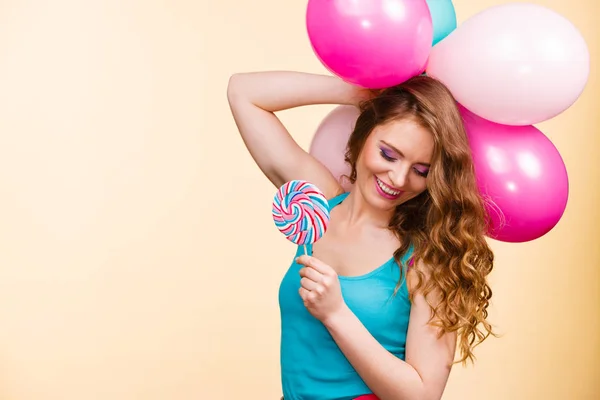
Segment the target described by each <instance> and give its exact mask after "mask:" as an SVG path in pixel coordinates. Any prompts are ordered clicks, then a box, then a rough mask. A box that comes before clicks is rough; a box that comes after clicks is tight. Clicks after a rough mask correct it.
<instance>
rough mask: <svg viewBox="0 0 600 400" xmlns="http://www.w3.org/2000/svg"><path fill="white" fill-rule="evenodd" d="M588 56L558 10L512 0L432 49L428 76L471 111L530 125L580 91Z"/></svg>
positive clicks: (466, 24) (562, 107)
mask: <svg viewBox="0 0 600 400" xmlns="http://www.w3.org/2000/svg"><path fill="white" fill-rule="evenodd" d="M589 64H590V56H589V51H588V48H587V45H586V43H585V40H584V39H583V37H582V36H581V34H580V33H579V32H578V30H577V29H576V28H575V27H574V26H573V25H572V24H571V23H570V22H569V21H568V20H567V19H565V18H564V17H562V16H561V15H559V14H557V13H556V12H554V11H552V10H550V9H548V8H545V7H542V6H539V5H534V4H527V3H509V4H504V5H500V6H495V7H491V8H489V9H487V10H484V11H483V12H480V13H479V14H477V15H475V16H473V17H471V18H470V19H468V20H467V21H465V22H464V23H463V24H461V25H460V26H459V27H458V28H457V29H455V30H454V31H453V32H452V33H450V35H448V36H447V37H446V38H445V39H444V40H443V41H441V42H440V43H438V44H437V45H436V46H434V47H433V48H432V50H431V54H430V58H429V63H428V66H427V74H428V75H429V76H432V77H434V78H437V79H439V80H440V81H442V82H443V83H445V84H446V86H448V88H449V89H450V91H451V92H452V93H453V95H454V97H455V98H456V99H457V100H458V102H459V103H461V104H462V105H463V106H465V107H466V108H467V109H469V110H470V111H472V112H473V113H475V114H477V115H479V116H480V117H482V118H485V119H487V120H490V121H493V122H497V123H500V124H505V125H532V124H535V123H539V122H542V121H545V120H548V119H550V118H553V117H555V116H556V115H558V114H560V113H562V112H563V111H564V110H566V109H567V108H569V107H570V106H571V105H572V104H573V103H574V102H575V101H576V100H577V98H578V97H579V96H580V95H581V93H582V91H583V89H584V87H585V85H586V83H587V79H588V75H589V71H590V65H589Z"/></svg>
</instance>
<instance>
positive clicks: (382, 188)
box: [375, 178, 400, 196]
mask: <svg viewBox="0 0 600 400" xmlns="http://www.w3.org/2000/svg"><path fill="white" fill-rule="evenodd" d="M375 180H376V181H377V185H378V186H379V188H380V189H381V190H383V191H384V192H385V193H387V194H389V195H390V196H398V195H399V194H400V192H399V191H397V190H392V189H389V188H388V187H387V186H385V185H384V184H383V182H381V181H380V180H379V178H375Z"/></svg>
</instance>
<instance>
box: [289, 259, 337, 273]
mask: <svg viewBox="0 0 600 400" xmlns="http://www.w3.org/2000/svg"><path fill="white" fill-rule="evenodd" d="M296 262H297V263H298V264H302V265H304V266H306V267H311V268H313V269H315V270H316V271H317V272H320V273H321V274H328V275H331V274H335V270H334V269H333V268H331V267H330V266H329V265H327V264H325V263H324V262H323V261H321V260H319V259H318V258H315V257H311V256H306V255H302V256H300V257H298V258H297V259H296Z"/></svg>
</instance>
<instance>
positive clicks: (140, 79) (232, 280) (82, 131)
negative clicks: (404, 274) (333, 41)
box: [0, 0, 600, 400]
mask: <svg viewBox="0 0 600 400" xmlns="http://www.w3.org/2000/svg"><path fill="white" fill-rule="evenodd" d="M502 3H504V1H501V0H455V6H456V10H457V13H458V17H459V21H464V20H465V19H466V18H468V17H470V16H471V15H473V14H475V13H476V12H478V11H481V10H483V9H485V8H487V7H489V6H492V5H496V4H502ZM536 3H537V4H542V5H546V6H549V7H552V8H553V9H554V10H556V11H558V12H560V13H561V14H563V15H564V16H566V17H567V18H569V19H570V20H571V21H573V22H574V23H575V24H576V25H577V26H578V27H579V29H581V32H582V33H583V35H584V36H585V38H586V40H587V41H588V44H589V48H590V52H591V56H592V73H591V76H590V80H589V85H588V87H587V89H586V91H585V93H584V94H583V96H582V97H581V98H580V100H579V101H578V102H577V103H576V104H575V105H574V106H573V107H572V108H571V109H569V110H568V111H566V112H565V113H563V114H561V115H560V116H558V117H556V118H555V119H553V120H552V121H549V122H546V123H544V124H541V125H540V128H541V129H542V130H543V131H544V132H545V133H546V134H547V135H548V136H549V137H550V138H551V139H552V140H553V142H554V143H555V144H556V146H557V147H558V148H559V150H560V152H561V153H562V155H563V157H564V160H565V162H566V165H567V167H568V170H569V174H570V182H571V195H570V202H569V204H568V208H567V211H566V214H565V216H564V218H563V219H562V221H561V222H560V224H559V225H558V226H557V227H556V229H555V230H553V231H552V232H551V233H550V234H548V235H547V236H545V237H543V238H541V239H539V240H537V241H534V242H530V243H524V244H505V243H499V242H492V246H493V248H494V250H495V252H496V256H497V264H496V269H495V271H494V273H493V276H492V285H493V289H494V302H493V309H492V315H491V318H492V321H493V322H494V323H495V324H496V326H497V327H498V328H497V329H498V331H499V332H501V333H503V334H504V337H503V338H501V339H490V340H489V341H487V342H486V343H485V344H484V345H483V346H482V347H480V348H479V350H478V352H477V354H478V356H479V361H478V363H477V364H476V366H475V367H468V368H461V367H457V368H456V369H455V370H454V371H453V373H452V375H451V379H450V382H449V385H448V388H447V391H446V394H445V397H444V399H447V400H458V399H461V400H476V399H477V400H480V399H486V400H500V399H502V400H505V399H545V400H551V399H557V400H558V399H560V400H563V399H587V400H592V399H598V398H600V383H599V382H600V334H599V329H598V328H599V325H600V315H599V314H600V313H599V312H600V290H599V289H600V287H599V286H600V247H599V246H598V234H599V233H600V229H599V224H600V212H599V211H598V210H599V208H598V203H599V202H598V200H600V199H599V195H600V189H599V187H598V182H599V181H600V168H599V163H598V159H600V139H599V135H598V131H599V116H598V115H599V114H598V111H597V107H598V105H599V104H598V100H597V98H598V92H599V90H600V84H599V82H598V74H597V65H598V56H599V52H598V38H597V36H598V24H597V22H595V20H596V18H597V17H596V16H595V14H596V13H597V10H596V9H594V8H595V6H594V5H593V4H595V0H570V1H565V0H536ZM50 4H52V5H50ZM305 8H306V1H281V0H253V1H225V0H223V1H208V0H201V1H192V0H174V1H166V0H163V1H157V0H143V1H142V0H137V1H134V0H103V1H76V0H71V1H68V0H55V1H52V2H42V1H32V0H29V1H27V0H20V1H19V0H0V132H1V134H0V221H1V222H0V399H2V400H54V399H61V400H84V399H85V400H92V399H94V400H95V399H98V400H100V399H101V400H107V399H111V400H133V399H136V400H137V399H144V400H155V399H181V400H184V399H185V400H187V399H208V398H210V399H249V400H252V399H261V400H262V399H265V400H267V399H276V398H278V396H279V395H280V384H279V358H278V357H279V309H278V304H277V290H278V285H279V281H280V279H281V277H282V276H283V274H284V272H285V270H286V269H287V267H288V265H289V262H290V261H291V258H292V255H293V251H294V249H293V246H292V245H291V244H289V243H288V242H287V241H286V240H285V239H284V237H283V236H282V235H281V234H280V233H279V232H278V231H277V230H276V228H275V227H274V225H273V223H272V220H271V216H270V202H271V200H272V196H273V194H274V190H275V189H274V188H273V187H271V186H270V184H269V183H268V182H267V180H266V179H265V178H263V176H262V175H261V173H260V171H259V170H258V168H257V167H256V166H255V165H254V164H253V162H252V160H251V158H250V157H249V155H248V154H247V152H246V150H245V148H244V147H243V144H242V141H241V140H240V139H239V137H238V136H237V132H236V129H235V126H234V123H233V120H232V118H231V116H230V113H229V109H228V106H227V101H226V94H225V93H226V86H227V80H228V77H229V76H230V74H232V73H234V72H238V71H250V70H261V69H294V70H301V71H309V72H324V69H323V67H322V66H321V65H320V64H319V62H318V61H317V59H316V57H315V56H314V55H313V53H312V50H311V49H310V44H309V41H308V39H307V35H306V31H305V26H304V12H305ZM331 108H332V107H331V106H320V107H311V108H303V109H299V110H293V111H289V112H285V113H283V114H282V118H283V119H284V121H285V122H286V123H287V124H288V126H289V127H290V130H291V131H292V132H293V134H294V135H295V137H297V138H298V141H299V142H300V143H301V144H302V145H303V146H304V147H305V148H308V145H309V143H310V140H311V137H312V134H313V132H314V129H315V128H316V126H317V125H318V123H319V122H320V120H321V119H322V118H323V117H324V116H325V114H326V113H327V112H328V111H329V110H331Z"/></svg>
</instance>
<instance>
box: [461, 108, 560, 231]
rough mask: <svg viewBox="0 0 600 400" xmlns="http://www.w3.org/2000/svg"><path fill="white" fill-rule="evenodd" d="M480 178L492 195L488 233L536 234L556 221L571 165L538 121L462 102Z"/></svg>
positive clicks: (486, 193) (488, 195)
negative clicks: (493, 117)
mask: <svg viewBox="0 0 600 400" xmlns="http://www.w3.org/2000/svg"><path fill="white" fill-rule="evenodd" d="M461 113H462V115H463V119H464V121H465V128H466V130H467V134H468V137H469V142H470V145H471V149H472V153H473V159H474V163H475V172H476V174H477V182H478V185H479V189H480V191H481V193H482V194H483V195H484V196H485V197H486V198H488V199H489V200H491V205H490V207H489V212H490V217H491V222H492V227H491V230H490V232H489V236H490V237H492V238H494V239H497V240H500V241H504V242H526V241H530V240H534V239H537V238H539V237H541V236H543V235H545V234H546V233H548V232H549V231H550V230H552V229H553V228H554V226H556V224H557V223H558V221H559V220H560V219H561V217H562V215H563V213H564V211H565V208H566V205H567V199H568V196H569V180H568V176H567V170H566V168H565V165H564V163H563V160H562V157H561V156H560V153H559V152H558V150H557V149H556V147H555V146H554V145H553V144H552V142H551V141H550V140H549V139H548V138H547V137H546V136H545V135H544V134H543V133H542V132H541V131H539V130H538V129H537V128H535V127H534V126H531V125H529V126H509V125H501V124H497V123H495V122H491V121H488V120H486V119H483V118H481V117H479V116H477V115H475V114H473V113H472V112H470V111H468V110H466V109H465V108H464V107H461Z"/></svg>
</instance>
